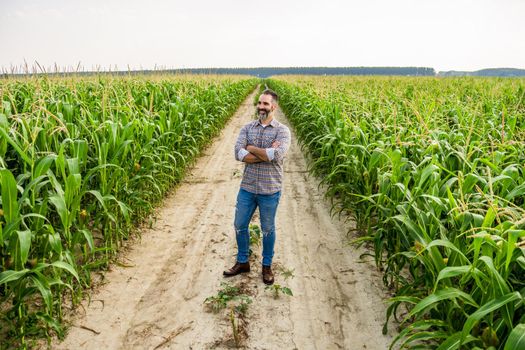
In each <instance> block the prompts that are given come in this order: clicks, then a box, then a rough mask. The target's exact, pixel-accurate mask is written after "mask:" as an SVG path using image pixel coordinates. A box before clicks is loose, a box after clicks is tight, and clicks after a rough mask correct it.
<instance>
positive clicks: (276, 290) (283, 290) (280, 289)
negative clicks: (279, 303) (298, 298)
mask: <svg viewBox="0 0 525 350" xmlns="http://www.w3.org/2000/svg"><path fill="white" fill-rule="evenodd" d="M264 290H267V291H269V292H270V293H272V295H273V297H274V299H277V298H279V296H280V295H281V294H285V295H289V296H293V293H292V290H291V289H290V288H288V287H285V286H281V285H280V284H277V283H274V284H272V285H270V286H266V287H265V288H264Z"/></svg>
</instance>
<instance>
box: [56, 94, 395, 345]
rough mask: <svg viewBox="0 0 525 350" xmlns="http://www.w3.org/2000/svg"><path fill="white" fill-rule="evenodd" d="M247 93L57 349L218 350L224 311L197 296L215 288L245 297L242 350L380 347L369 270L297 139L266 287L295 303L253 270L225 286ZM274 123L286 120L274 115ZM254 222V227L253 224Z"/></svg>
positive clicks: (249, 109)
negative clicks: (235, 289)
mask: <svg viewBox="0 0 525 350" xmlns="http://www.w3.org/2000/svg"><path fill="white" fill-rule="evenodd" d="M252 101H253V95H250V96H249V97H248V98H247V99H246V101H245V102H244V103H243V104H242V106H241V107H240V108H239V110H238V111H237V113H236V114H235V116H234V117H233V118H232V119H231V121H230V122H229V124H228V125H227V126H226V128H225V129H224V130H223V132H222V133H221V135H220V136H219V137H218V138H217V139H216V140H215V142H214V143H213V144H212V145H211V146H210V147H209V148H208V149H207V150H206V151H205V152H204V154H203V156H202V157H201V158H200V159H199V160H198V161H197V163H196V165H195V167H194V168H193V169H192V170H191V171H190V172H189V173H188V176H187V177H186V180H185V181H184V182H183V183H182V184H181V185H180V186H179V187H178V188H176V190H174V192H173V193H172V194H171V195H170V196H168V198H166V200H165V203H164V206H163V208H161V209H159V211H158V214H157V221H156V222H155V224H154V225H153V227H152V229H145V230H144V232H143V233H142V239H141V240H140V241H139V242H137V243H136V244H134V245H133V246H132V247H131V248H130V249H129V250H128V251H127V252H126V253H124V255H123V256H121V258H120V260H121V261H125V264H124V265H122V264H121V265H117V266H113V267H112V269H111V270H110V271H109V272H107V273H106V275H105V281H107V283H105V284H104V285H103V286H101V287H100V288H99V289H98V290H97V292H95V293H94V294H93V295H91V297H90V300H86V301H85V302H84V304H83V307H82V308H79V309H78V310H79V311H78V314H77V315H76V316H75V317H73V319H72V327H71V329H70V331H69V334H68V336H67V337H66V339H65V340H64V341H63V342H62V343H54V344H53V348H57V349H210V348H213V349H224V348H228V347H231V346H232V340H231V339H232V327H231V323H230V321H229V319H228V316H227V315H228V312H227V311H222V312H219V313H217V314H214V313H211V312H209V311H207V308H206V307H205V305H204V304H203V302H204V300H205V298H206V297H209V296H212V295H215V294H216V293H217V291H218V290H219V289H220V285H221V282H224V281H227V282H229V283H231V284H234V285H238V286H239V285H242V286H243V288H244V290H246V291H247V293H248V294H250V297H251V299H252V303H251V304H250V305H249V308H248V311H247V314H246V317H245V323H244V328H245V332H246V334H247V336H246V337H245V339H244V340H243V345H244V347H245V348H247V349H301V350H302V349H386V348H388V344H389V342H390V339H391V338H390V336H383V335H382V334H381V328H382V323H383V321H384V317H385V302H384V300H385V297H386V296H385V292H384V291H383V289H382V283H381V275H380V273H379V272H377V271H376V269H375V267H374V266H373V264H372V263H371V262H363V261H361V260H360V259H359V255H360V254H361V253H362V252H363V251H357V250H355V249H354V248H350V247H348V246H347V245H345V237H346V232H347V230H348V227H349V226H348V224H345V223H343V222H340V221H338V220H337V219H336V218H331V217H330V214H329V205H328V203H327V202H326V201H325V200H324V199H323V197H322V194H321V193H320V191H319V190H318V186H317V185H318V182H317V181H316V180H315V179H312V178H311V176H309V175H308V173H307V171H306V162H305V158H304V156H303V155H302V153H301V150H300V148H299V146H298V145H297V143H296V140H295V136H294V135H293V133H292V138H294V142H293V144H292V146H291V148H290V152H289V155H288V157H287V160H286V164H285V182H284V190H283V194H282V197H281V202H280V206H279V209H278V213H277V241H276V246H275V257H274V263H275V264H274V270H275V271H276V272H278V271H279V270H292V271H293V275H294V277H292V278H288V279H285V275H284V274H279V273H277V274H276V283H277V284H281V285H285V286H288V287H290V288H291V290H292V291H293V294H294V296H286V295H284V296H281V297H279V298H277V299H274V298H273V296H272V295H271V293H269V291H267V290H265V285H264V284H263V283H262V281H261V276H260V269H261V266H260V250H261V248H256V249H255V250H256V252H255V255H256V257H255V260H254V261H253V264H252V271H251V272H250V273H249V274H247V275H241V276H235V277H233V278H231V279H227V280H225V279H224V278H223V277H222V271H223V270H224V269H226V268H229V267H230V266H231V265H232V264H233V263H234V260H235V252H236V245H235V231H234V229H233V224H232V223H233V215H234V205H235V199H236V196H237V192H238V189H239V183H240V180H241V178H240V174H241V171H242V168H243V165H242V164H241V163H239V162H237V161H235V159H234V158H233V144H234V142H235V139H236V137H237V134H238V132H239V130H240V128H241V127H242V125H243V124H245V123H246V122H248V121H249V120H250V119H251V118H252V117H253V115H254V107H253V105H252ZM277 119H278V120H280V121H282V122H284V123H285V124H288V121H287V120H286V118H285V116H284V115H283V114H282V112H281V111H278V114H277ZM254 223H258V219H257V217H255V218H254Z"/></svg>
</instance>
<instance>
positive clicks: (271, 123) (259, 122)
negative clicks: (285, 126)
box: [257, 118, 278, 128]
mask: <svg viewBox="0 0 525 350" xmlns="http://www.w3.org/2000/svg"><path fill="white" fill-rule="evenodd" d="M277 123H278V122H277V120H276V119H275V118H273V119H272V121H271V122H270V124H268V125H266V126H269V125H271V126H273V127H274V128H275V127H277ZM257 124H259V125H260V126H262V127H265V126H264V125H262V123H261V119H259V118H257Z"/></svg>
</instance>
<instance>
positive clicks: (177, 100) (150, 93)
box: [0, 76, 256, 347]
mask: <svg viewBox="0 0 525 350" xmlns="http://www.w3.org/2000/svg"><path fill="white" fill-rule="evenodd" d="M255 83H256V80H254V79H241V78H238V77H228V78H219V77H198V78H194V77H170V76H160V77H155V76H154V77H149V78H142V77H133V78H130V77H111V76H99V77H89V78H82V77H81V78H78V77H67V78H49V77H36V78H26V79H22V80H16V79H6V80H2V81H0V103H1V105H0V208H1V209H0V310H1V315H0V316H1V317H0V328H1V329H2V332H0V342H1V343H2V344H10V346H14V347H27V346H28V345H27V344H28V343H27V339H26V338H27V337H32V336H47V337H49V336H50V335H51V334H52V333H56V334H58V335H59V336H61V335H62V334H63V330H62V326H61V320H62V315H63V312H62V307H63V305H64V302H66V301H70V302H72V303H73V305H76V304H77V303H78V301H79V300H80V298H81V297H82V288H84V287H87V286H89V285H90V283H91V279H90V272H91V271H92V270H94V269H97V268H101V267H102V268H104V267H106V266H107V265H108V262H109V261H110V259H111V258H112V257H113V256H114V253H115V252H116V251H117V250H118V248H119V247H120V246H121V245H122V244H123V242H124V241H125V240H127V239H128V238H129V235H130V234H133V233H134V230H133V228H134V227H136V226H137V225H138V224H140V223H141V222H143V221H144V220H145V219H146V218H147V217H148V215H149V214H150V213H151V211H152V208H154V206H155V205H156V204H157V203H159V201H160V200H162V198H163V196H164V194H165V193H166V191H168V190H169V189H170V188H171V187H172V186H173V185H174V184H176V183H177V182H178V181H180V179H181V178H182V177H183V176H184V172H185V170H186V169H187V167H188V165H191V164H192V162H193V161H194V160H195V158H196V157H197V156H198V154H199V152H200V151H201V150H202V148H203V147H204V146H206V144H207V143H208V142H209V141H210V140H211V138H212V137H213V136H215V135H217V134H218V133H219V132H220V130H221V128H222V127H223V126H224V124H225V122H226V121H227V119H228V118H229V117H230V116H231V115H232V113H233V112H234V111H235V109H236V108H237V107H238V105H239V104H240V103H241V102H242V101H243V99H244V98H245V97H246V96H247V94H248V93H249V92H250V91H251V90H253V88H254V87H255Z"/></svg>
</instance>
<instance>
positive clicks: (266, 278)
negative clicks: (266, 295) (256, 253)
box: [262, 265, 273, 285]
mask: <svg viewBox="0 0 525 350" xmlns="http://www.w3.org/2000/svg"><path fill="white" fill-rule="evenodd" d="M262 278H263V282H264V283H265V284H268V285H270V284H273V272H272V267H271V266H264V265H263V267H262Z"/></svg>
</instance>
